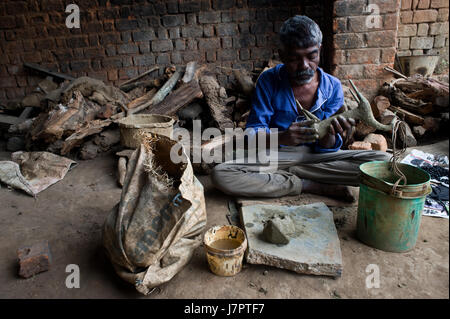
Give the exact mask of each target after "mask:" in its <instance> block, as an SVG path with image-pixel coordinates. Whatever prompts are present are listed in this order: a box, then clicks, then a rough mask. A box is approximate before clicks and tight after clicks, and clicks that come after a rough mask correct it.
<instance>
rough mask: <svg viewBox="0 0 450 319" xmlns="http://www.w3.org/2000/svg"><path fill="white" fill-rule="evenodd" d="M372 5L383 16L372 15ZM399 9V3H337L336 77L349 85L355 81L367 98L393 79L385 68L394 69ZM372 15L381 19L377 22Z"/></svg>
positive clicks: (344, 0)
mask: <svg viewBox="0 0 450 319" xmlns="http://www.w3.org/2000/svg"><path fill="white" fill-rule="evenodd" d="M370 4H372V5H373V4H375V5H377V8H378V9H379V12H374V11H372V12H369V10H368V5H370ZM399 8H400V1H399V0H338V1H335V2H334V21H333V32H334V48H335V54H334V59H333V74H334V75H335V76H337V77H338V78H339V79H341V81H342V82H343V83H344V84H347V85H348V80H349V79H351V80H353V82H354V83H355V85H356V86H357V87H358V88H359V89H361V90H362V91H363V92H364V93H365V95H366V97H367V98H372V97H373V96H374V95H375V94H376V93H377V91H378V88H379V87H380V86H381V85H382V84H383V83H384V82H385V81H387V80H389V79H391V78H392V74H390V73H389V72H386V71H384V67H385V66H390V67H393V65H394V61H395V53H396V42H397V25H398V21H399ZM371 13H372V14H375V13H378V14H377V15H379V18H376V19H377V20H373V19H372V17H371V16H370V14H371ZM377 22H379V23H377Z"/></svg>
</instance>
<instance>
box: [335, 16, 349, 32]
mask: <svg viewBox="0 0 450 319" xmlns="http://www.w3.org/2000/svg"><path fill="white" fill-rule="evenodd" d="M333 32H334V33H343V32H347V17H343V18H334V19H333Z"/></svg>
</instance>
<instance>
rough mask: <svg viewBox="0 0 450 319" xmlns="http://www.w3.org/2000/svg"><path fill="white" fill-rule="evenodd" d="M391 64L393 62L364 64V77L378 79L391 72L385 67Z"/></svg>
mask: <svg viewBox="0 0 450 319" xmlns="http://www.w3.org/2000/svg"><path fill="white" fill-rule="evenodd" d="M386 66H390V67H392V65H391V64H387V63H386V64H366V65H364V78H366V79H378V78H382V77H384V76H386V75H388V74H389V72H388V71H386V70H384V67H386Z"/></svg>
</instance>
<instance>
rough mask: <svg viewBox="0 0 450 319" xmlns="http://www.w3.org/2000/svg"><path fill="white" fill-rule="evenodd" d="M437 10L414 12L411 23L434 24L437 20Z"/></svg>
mask: <svg viewBox="0 0 450 319" xmlns="http://www.w3.org/2000/svg"><path fill="white" fill-rule="evenodd" d="M437 16H438V11H437V10H418V11H414V16H413V23H422V22H435V21H436V20H437Z"/></svg>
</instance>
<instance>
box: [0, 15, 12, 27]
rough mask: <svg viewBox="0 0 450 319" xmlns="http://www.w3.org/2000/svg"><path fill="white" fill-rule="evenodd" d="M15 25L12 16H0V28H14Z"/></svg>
mask: <svg viewBox="0 0 450 319" xmlns="http://www.w3.org/2000/svg"><path fill="white" fill-rule="evenodd" d="M15 27H16V20H15V19H14V16H4V17H0V29H14V28H15Z"/></svg>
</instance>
